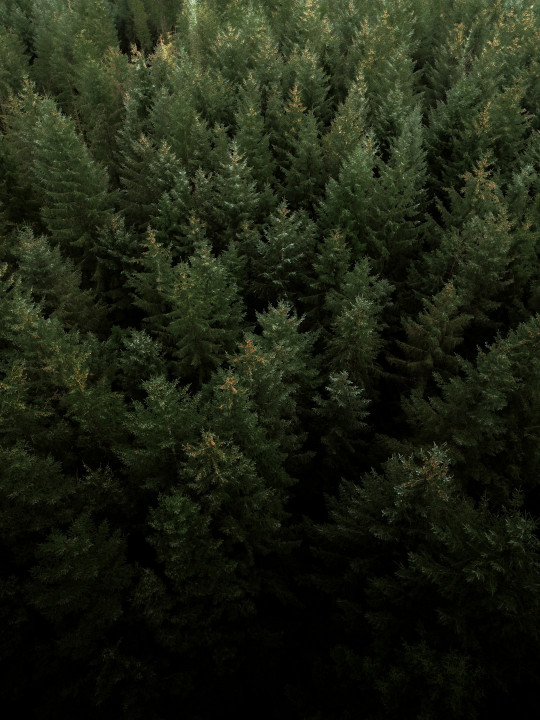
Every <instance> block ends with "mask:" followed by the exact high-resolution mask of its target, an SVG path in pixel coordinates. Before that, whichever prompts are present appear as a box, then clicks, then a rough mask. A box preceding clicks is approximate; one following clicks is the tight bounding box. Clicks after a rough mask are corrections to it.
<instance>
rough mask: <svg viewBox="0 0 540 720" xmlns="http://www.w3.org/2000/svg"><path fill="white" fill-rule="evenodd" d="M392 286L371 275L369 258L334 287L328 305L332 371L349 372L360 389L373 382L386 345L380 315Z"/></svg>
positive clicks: (328, 355)
mask: <svg viewBox="0 0 540 720" xmlns="http://www.w3.org/2000/svg"><path fill="white" fill-rule="evenodd" d="M392 290H393V288H392V286H391V285H390V283H388V281H386V280H379V279H378V278H377V277H376V276H375V277H374V276H373V275H371V272H370V265H369V262H368V260H367V259H365V260H363V261H362V262H358V263H356V264H355V266H354V268H353V269H352V270H351V271H350V272H348V273H347V274H346V275H345V278H344V280H343V285H342V287H341V288H339V289H337V290H331V291H329V292H328V294H327V297H326V306H327V308H328V310H329V311H330V312H331V313H332V316H333V320H332V327H331V337H330V339H329V340H328V349H327V355H326V357H327V362H328V365H329V367H330V369H331V370H332V371H335V372H341V371H343V370H344V371H346V372H347V373H348V374H349V377H350V379H351V381H352V382H353V383H354V384H355V385H357V386H358V387H360V388H363V387H365V386H366V385H368V384H370V382H371V381H372V378H373V375H374V373H375V367H376V366H375V361H376V358H377V355H378V354H379V352H380V351H381V349H382V347H383V342H382V339H381V337H380V333H381V331H382V330H383V329H384V323H383V322H382V318H381V314H382V312H383V309H384V308H385V306H386V305H387V304H388V303H389V295H390V293H391V292H392Z"/></svg>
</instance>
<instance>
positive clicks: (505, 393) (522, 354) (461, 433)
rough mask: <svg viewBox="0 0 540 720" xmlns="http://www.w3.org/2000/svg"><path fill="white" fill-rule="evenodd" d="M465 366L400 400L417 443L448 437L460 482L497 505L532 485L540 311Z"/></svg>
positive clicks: (536, 457) (535, 466)
mask: <svg viewBox="0 0 540 720" xmlns="http://www.w3.org/2000/svg"><path fill="white" fill-rule="evenodd" d="M459 364H460V369H461V372H462V374H461V375H455V376H453V377H452V378H450V379H448V380H446V381H443V380H442V378H440V376H435V378H436V380H437V381H438V384H439V387H440V390H441V396H440V397H438V396H431V397H430V398H429V399H425V398H422V396H421V394H420V393H419V392H418V391H413V393H412V394H411V397H410V399H408V400H407V401H406V402H405V410H406V413H407V417H408V421H409V424H410V426H411V428H414V441H415V444H418V443H421V444H425V443H426V442H433V441H435V442H448V443H449V445H448V453H449V455H450V457H451V458H452V460H453V462H454V464H455V467H456V469H457V471H459V477H460V478H462V481H463V484H464V489H465V490H466V491H467V492H468V493H471V494H473V495H474V496H479V495H480V494H481V493H483V492H486V493H487V496H488V498H490V500H491V501H492V502H493V503H494V504H495V507H498V506H499V505H500V504H501V503H505V502H507V501H508V498H509V497H510V496H511V495H512V493H513V491H514V490H515V489H523V490H524V491H527V492H533V491H534V488H535V487H536V484H537V480H536V475H537V471H538V462H539V455H538V429H537V428H536V427H535V420H534V418H535V417H536V416H537V414H538V393H537V392H536V390H535V388H536V387H537V386H538V377H539V370H540V363H539V362H538V317H533V318H531V319H530V320H529V321H528V322H524V323H521V324H520V325H519V326H518V327H517V329H516V330H512V331H510V332H509V333H508V334H507V335H506V337H500V336H499V337H498V338H497V339H496V341H495V342H494V343H493V344H492V345H491V346H489V347H488V348H487V349H486V350H478V356H477V360H476V364H475V365H474V364H472V363H469V362H466V361H464V360H460V361H459Z"/></svg>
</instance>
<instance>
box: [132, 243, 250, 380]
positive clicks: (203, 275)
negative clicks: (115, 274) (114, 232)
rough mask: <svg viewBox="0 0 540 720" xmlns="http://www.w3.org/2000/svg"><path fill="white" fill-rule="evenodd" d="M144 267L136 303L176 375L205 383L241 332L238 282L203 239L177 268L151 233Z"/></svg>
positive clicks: (137, 286)
mask: <svg viewBox="0 0 540 720" xmlns="http://www.w3.org/2000/svg"><path fill="white" fill-rule="evenodd" d="M143 267H144V270H143V272H141V273H139V274H138V275H137V276H136V277H135V278H134V281H133V282H134V287H135V289H136V291H137V295H138V298H137V300H136V301H135V302H136V304H137V305H138V306H139V307H141V308H142V309H144V310H145V312H146V314H147V322H148V325H149V327H150V328H151V330H152V331H153V332H155V333H156V334H157V335H158V337H160V338H161V339H162V341H163V343H164V345H165V347H166V348H167V349H168V351H169V357H170V359H171V361H172V363H173V367H174V368H175V373H176V375H177V377H181V378H185V379H187V380H192V379H195V380H196V381H198V382H199V383H200V382H202V381H203V380H204V379H205V378H207V375H208V373H209V372H210V371H211V370H212V369H213V368H214V367H216V366H217V365H219V364H220V363H221V362H222V361H223V360H224V359H225V353H226V352H227V351H230V350H232V349H233V348H234V345H235V343H236V341H237V339H238V337H239V334H240V332H241V327H242V316H243V312H242V306H241V304H240V301H239V298H238V295H237V289H236V286H235V284H234V281H233V280H232V278H231V277H230V275H229V273H228V271H227V268H226V266H225V265H224V263H223V262H222V261H221V260H220V259H219V258H216V257H214V256H213V255H212V253H211V250H210V246H209V245H208V243H207V241H204V240H201V241H200V242H198V243H197V245H196V247H195V250H194V254H193V255H192V256H191V257H190V258H189V260H188V262H181V263H178V264H177V265H175V266H174V267H173V266H172V260H171V256H170V254H169V253H168V252H167V251H166V250H165V249H164V248H162V246H161V245H160V244H159V243H157V242H156V240H155V237H154V236H153V234H152V233H150V235H149V239H148V250H147V253H146V255H145V257H144V260H143ZM150 313H151V314H150ZM154 313H155V314H154Z"/></svg>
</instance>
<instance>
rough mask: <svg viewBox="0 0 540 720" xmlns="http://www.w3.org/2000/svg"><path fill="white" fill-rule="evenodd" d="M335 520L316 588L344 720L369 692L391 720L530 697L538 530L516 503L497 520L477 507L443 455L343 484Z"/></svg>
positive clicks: (399, 462)
mask: <svg viewBox="0 0 540 720" xmlns="http://www.w3.org/2000/svg"><path fill="white" fill-rule="evenodd" d="M329 510H330V516H331V522H330V523H328V524H326V525H324V526H322V527H320V528H319V529H318V531H317V535H318V537H319V538H320V539H319V540H316V542H317V547H316V552H317V554H318V555H319V557H320V560H321V563H322V564H323V567H324V569H322V570H321V572H320V574H319V576H318V581H319V582H320V584H321V586H322V588H323V589H324V592H325V593H328V595H329V597H330V598H332V605H333V608H334V612H335V617H336V622H335V625H334V629H333V634H332V639H333V648H332V649H331V657H332V659H333V662H334V673H335V682H336V684H337V688H336V691H335V692H336V696H335V697H334V701H335V702H339V705H340V707H342V708H343V706H344V705H345V708H344V713H345V714H344V716H346V715H347V713H350V712H354V711H355V709H356V708H357V707H358V690H359V686H360V688H361V690H362V695H363V697H364V698H365V699H366V701H365V702H366V705H367V707H366V709H369V711H370V712H371V714H372V715H373V716H374V717H382V716H383V715H384V716H385V717H392V718H393V717H396V718H397V717H400V716H402V714H403V708H404V707H407V708H408V710H407V712H408V713H409V712H411V713H413V714H414V715H415V716H422V717H445V718H451V717H455V714H456V713H458V714H462V713H467V712H469V711H470V710H471V709H472V708H475V709H478V710H480V709H482V708H483V707H485V700H484V697H485V695H486V694H489V695H490V697H493V694H495V697H496V698H497V701H499V702H500V701H501V700H502V701H504V698H505V694H507V697H508V698H509V697H512V698H513V699H514V697H515V696H514V695H513V693H514V692H519V688H520V687H521V688H523V690H525V691H526V692H527V691H528V690H529V691H530V688H531V687H532V686H534V684H535V683H536V682H537V676H538V669H539V668H538V665H537V664H534V663H533V664H532V665H531V664H530V657H532V656H534V651H533V650H532V648H533V647H534V646H535V645H536V643H537V637H538V632H539V628H538V619H537V613H536V607H537V604H538V593H539V590H540V574H539V569H540V568H539V565H538V540H537V538H536V534H535V523H534V521H532V520H531V519H530V518H528V517H527V516H525V515H524V514H523V513H522V511H521V510H520V509H519V505H518V503H517V502H514V503H512V504H510V505H509V506H507V508H506V509H504V510H501V511H500V512H498V513H493V512H491V511H490V510H489V509H488V508H487V507H486V506H485V505H479V506H475V505H474V504H473V503H472V502H470V501H469V500H468V499H467V498H466V497H464V496H463V494H462V493H461V490H460V482H459V476H458V477H455V478H454V477H453V475H452V474H451V473H450V470H449V463H448V457H447V456H446V454H445V452H444V449H443V448H441V447H437V446H435V447H433V448H432V449H431V450H430V451H422V450H420V451H418V452H417V453H415V455H413V456H410V457H399V456H398V457H393V458H391V459H390V460H389V461H388V462H387V463H386V466H385V470H384V474H383V475H379V474H377V473H375V472H373V473H372V474H371V475H368V476H366V477H364V478H363V481H362V483H361V484H356V483H354V482H350V481H347V482H344V483H342V486H341V489H340V494H339V497H338V498H334V499H331V500H330V501H329ZM315 537H317V536H314V538H315ZM494 629H496V632H495V631H494ZM503 648H504V652H503V651H502V649H503ZM531 652H532V655H531ZM328 670H330V671H331V669H330V668H328V669H327V672H328ZM337 696H339V698H341V699H338V697H337Z"/></svg>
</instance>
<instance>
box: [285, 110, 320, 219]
mask: <svg viewBox="0 0 540 720" xmlns="http://www.w3.org/2000/svg"><path fill="white" fill-rule="evenodd" d="M287 158H288V162H287V169H286V170H285V197H286V199H287V202H288V203H289V204H290V205H291V207H292V208H299V207H301V208H304V209H306V210H308V211H312V210H313V208H314V207H315V204H316V203H317V202H318V200H319V197H320V195H321V194H322V189H323V186H324V174H323V159H322V152H321V145H320V139H319V133H318V131H317V122H316V120H315V116H314V115H313V113H312V112H309V113H308V115H307V116H306V118H305V121H304V122H303V123H302V126H301V128H300V129H299V131H298V138H297V142H296V147H295V150H294V152H292V153H291V152H288V153H287Z"/></svg>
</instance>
